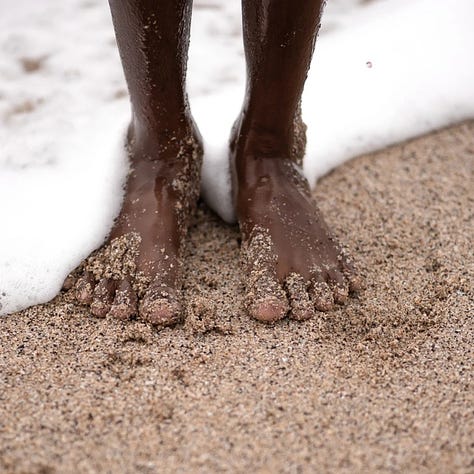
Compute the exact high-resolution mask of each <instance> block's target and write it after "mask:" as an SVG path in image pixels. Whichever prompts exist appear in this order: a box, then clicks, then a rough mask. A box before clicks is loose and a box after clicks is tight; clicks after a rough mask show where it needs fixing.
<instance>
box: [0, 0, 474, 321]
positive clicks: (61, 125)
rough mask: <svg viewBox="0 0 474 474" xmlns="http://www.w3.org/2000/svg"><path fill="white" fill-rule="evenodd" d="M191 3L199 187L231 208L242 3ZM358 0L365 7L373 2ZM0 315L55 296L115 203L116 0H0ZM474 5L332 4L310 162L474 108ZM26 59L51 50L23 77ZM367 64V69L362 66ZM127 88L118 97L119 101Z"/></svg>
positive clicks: (312, 87) (394, 0) (311, 119)
mask: <svg viewBox="0 0 474 474" xmlns="http://www.w3.org/2000/svg"><path fill="white" fill-rule="evenodd" d="M212 3H213V4H216V5H220V6H221V8H220V9H215V8H212V9H211V8H204V7H205V6H206V5H209V1H208V0H206V2H204V1H201V0H196V1H195V6H196V7H197V8H195V11H194V17H193V29H192V41H191V51H190V62H189V73H188V77H189V91H190V97H191V100H192V109H193V113H194V115H195V118H196V120H197V122H198V125H199V127H200V129H201V132H202V135H203V136H204V139H205V146H206V154H205V162H204V167H203V185H202V191H203V196H204V197H205V199H206V200H207V202H208V203H209V205H210V206H211V207H213V208H214V209H215V210H216V212H218V213H219V214H220V215H221V216H222V217H223V218H224V219H226V220H228V221H231V220H232V219H233V212H232V206H231V202H230V193H229V177H228V167H227V141H228V137H229V133H230V128H231V125H232V123H233V121H234V119H235V118H236V116H237V114H238V112H239V110H240V106H241V101H242V98H243V84H244V60H243V48H242V41H241V34H240V31H241V26H240V2H239V1H237V0H236V1H235V2H230V1H228V0H213V2H212ZM364 5H366V4H365V3H364ZM0 9H1V11H2V17H1V18H0V121H1V122H2V123H1V128H0V219H1V221H0V222H1V230H0V305H1V307H0V314H7V313H10V312H12V311H16V310H19V309H22V308H25V307H27V306H29V305H32V304H38V303H42V302H46V301H48V300H49V299H51V298H52V297H54V296H55V294H57V292H58V291H59V289H60V286H61V283H62V281H63V279H64V277H65V276H66V275H67V274H68V272H69V271H70V270H71V269H73V268H74V267H75V266H76V265H77V264H78V263H79V262H80V261H81V260H82V259H83V258H84V257H85V256H87V255H88V254H89V253H90V252H91V251H92V250H93V249H94V248H96V247H97V246H99V245H100V244H101V242H102V241H103V239H104V238H105V236H106V235H107V233H108V231H109V229H110V226H111V224H112V220H113V218H114V216H115V215H116V213H117V212H118V210H119V207H120V200H121V194H122V191H121V189H122V182H123V179H124V176H125V173H126V164H125V159H124V156H123V152H122V143H123V131H124V128H125V126H126V123H127V120H128V116H129V105H128V100H127V98H126V97H122V92H123V90H124V89H125V84H124V79H123V74H122V70H121V66H120V62H119V58H118V54H117V51H116V46H115V43H114V35H113V29H112V25H111V21H110V13H109V11H108V7H107V3H106V2H103V1H102V0H94V1H92V0H90V1H88V2H84V1H83V0H69V1H68V2H63V1H61V0H42V1H41V2H30V1H29V0H16V1H15V2H14V3H13V4H12V3H11V2H8V1H7V0H0ZM472 18H474V3H473V2H472V1H471V0H458V1H457V2H456V3H455V7H454V6H453V3H450V2H445V1H443V0H412V1H409V0H378V1H377V2H371V3H369V4H367V5H366V6H359V2H358V1H357V0H337V1H336V0H332V1H331V2H329V5H328V9H327V11H326V13H325V17H324V21H323V32H322V34H321V37H320V39H319V41H318V44H317V47H316V55H315V59H314V62H313V66H312V70H311V73H310V76H309V78H308V82H307V86H306V89H305V94H304V102H303V114H304V118H305V121H306V122H307V124H308V148H307V158H306V161H305V171H306V173H307V175H308V177H309V178H310V180H311V181H312V182H314V181H315V179H316V178H317V177H318V176H321V175H322V174H323V173H325V172H327V171H328V170H329V169H331V168H333V167H334V166H336V165H337V164H339V163H341V162H342V161H344V160H346V159H348V158H351V157H353V156H355V155H357V154H360V153H362V152H366V151H371V150H375V149H377V148H381V147H383V146H386V145H387V144H390V143H394V142H397V141H400V140H403V139H406V138H409V137H411V136H414V135H417V134H420V133H423V132H427V131H429V130H432V129H434V128H437V127H440V126H443V125H447V124H449V123H453V122H456V121H459V120H463V119H466V118H472V117H474V88H473V87H472V84H474V63H473V61H472V59H471V54H470V53H471V52H470V50H471V49H472V45H473V44H474V29H473V28H472V27H471V24H472ZM22 58H44V62H43V65H42V67H41V69H39V70H38V71H36V72H31V73H29V74H26V73H25V72H24V70H23V68H22V65H21V61H20V60H21V59H22ZM368 62H370V63H371V65H372V67H370V68H369V67H368V66H367V63H368ZM117 97H118V98H117Z"/></svg>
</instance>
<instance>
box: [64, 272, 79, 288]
mask: <svg viewBox="0 0 474 474" xmlns="http://www.w3.org/2000/svg"><path fill="white" fill-rule="evenodd" d="M76 283H77V274H76V272H72V273H70V274H69V275H68V276H67V277H66V278H65V280H64V282H63V286H62V288H61V289H62V290H63V291H69V290H72V289H73V288H74V287H75V286H76Z"/></svg>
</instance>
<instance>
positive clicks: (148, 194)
mask: <svg viewBox="0 0 474 474" xmlns="http://www.w3.org/2000/svg"><path fill="white" fill-rule="evenodd" d="M128 146H129V151H130V158H131V168H130V173H129V175H128V180H127V185H126V192H125V197H124V201H123V205H122V209H121V211H120V214H119V216H118V218H117V220H116V222H115V224H114V226H113V228H112V231H111V232H110V235H109V237H108V239H107V241H106V243H105V244H104V245H103V246H102V247H101V248H100V249H98V250H96V251H95V252H94V253H93V254H92V255H91V256H90V257H89V258H87V259H86V260H85V261H84V262H83V263H82V264H81V266H80V267H79V268H78V269H76V271H75V272H73V274H72V276H70V277H68V279H67V280H66V282H65V286H66V288H71V291H73V292H74V294H75V297H76V300H77V302H78V303H80V304H82V305H87V306H89V308H90V313H91V314H92V315H94V316H97V317H106V316H108V317H114V318H117V319H122V320H124V319H129V318H131V317H133V316H137V315H138V316H139V317H140V318H141V319H143V320H146V321H149V322H150V323H152V324H159V325H170V324H174V323H176V322H178V321H179V320H180V318H181V315H182V308H181V302H180V300H181V298H180V288H181V267H182V263H181V255H182V251H183V245H184V237H185V235H186V232H187V226H188V220H189V214H190V212H191V211H192V209H193V208H194V205H195V203H196V201H197V197H198V193H199V173H200V166H201V157H202V147H201V144H200V138H199V135H198V133H197V132H193V133H189V134H188V135H187V136H184V137H183V138H182V139H180V140H179V139H174V140H173V141H172V142H171V143H168V144H166V146H164V145H163V142H162V141H159V142H158V141H157V140H156V138H154V137H148V138H147V139H146V140H140V141H138V140H135V139H133V138H132V134H131V133H129V142H128Z"/></svg>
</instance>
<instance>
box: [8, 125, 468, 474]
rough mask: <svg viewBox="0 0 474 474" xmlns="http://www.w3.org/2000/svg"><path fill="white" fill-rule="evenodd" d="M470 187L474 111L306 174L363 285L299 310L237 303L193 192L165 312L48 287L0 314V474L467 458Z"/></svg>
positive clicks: (463, 465) (433, 462) (317, 466)
mask: <svg viewBox="0 0 474 474" xmlns="http://www.w3.org/2000/svg"><path fill="white" fill-rule="evenodd" d="M473 183H474V122H471V123H467V124H461V125H458V126H456V127H453V128H450V129H447V130H443V131H441V132H439V133H435V134H432V135H430V136H427V137H423V138H420V139H417V140H415V141H412V142H409V143H405V144H402V145H399V146H396V147H394V148H391V149H389V150H385V151H382V152H379V153H376V154H373V155H370V156H364V157H361V158H357V159H355V160H353V161H351V162H349V163H347V164H345V165H344V166H341V167H340V168H339V169H337V170H336V171H334V172H332V173H331V174H329V175H328V176H326V177H325V178H324V179H322V180H321V183H320V184H319V186H318V189H317V191H316V193H315V194H316V196H317V199H318V200H319V202H320V205H321V208H322V209H323V211H324V212H325V214H326V216H327V220H328V221H329V223H330V224H331V225H332V227H333V228H334V229H335V230H336V232H337V234H338V236H339V237H340V238H341V240H343V241H345V242H346V243H347V244H348V245H349V246H350V247H351V248H352V250H353V252H354V254H355V255H356V256H357V258H358V261H359V265H360V267H361V268H362V269H363V275H364V277H365V278H366V281H367V289H366V290H365V292H364V293H363V294H362V295H361V296H360V298H359V299H356V300H352V301H351V302H350V303H349V304H347V305H346V306H344V307H341V308H338V309H337V311H334V312H332V313H326V314H323V313H321V314H319V315H318V317H317V318H316V319H315V320H312V321H307V322H303V323H298V322H295V321H283V322H280V323H277V324H275V325H273V326H266V325H263V324H261V323H257V322H255V321H252V320H250V319H249V318H248V317H247V316H246V315H245V314H244V313H243V311H242V307H243V302H242V298H241V292H242V288H241V285H240V283H239V281H240V275H239V265H238V262H239V254H238V248H239V240H238V237H239V236H238V233H237V230H236V228H235V227H229V226H226V225H225V224H223V223H221V222H220V221H219V220H218V219H217V218H216V217H215V216H213V215H212V214H211V213H210V212H209V211H208V210H206V208H205V207H204V206H201V207H200V209H199V211H198V215H197V217H196V220H195V224H194V226H193V228H192V230H191V236H190V245H189V249H188V253H189V256H188V259H187V279H186V283H185V288H186V297H187V299H188V301H191V300H193V301H194V302H193V304H192V305H188V306H189V310H188V314H187V319H186V322H185V324H184V325H182V326H179V327H176V328H174V329H164V330H161V331H160V330H156V329H152V328H150V327H149V326H147V325H146V324H143V323H141V322H138V321H134V322H130V323H121V322H118V321H114V320H98V319H92V318H90V317H89V316H88V314H87V312H85V311H84V310H82V309H81V308H79V307H77V306H74V305H73V304H72V303H71V302H70V298H69V297H68V296H67V295H61V296H59V297H58V298H57V299H56V300H54V301H53V302H51V303H50V304H47V305H43V306H38V307H34V308H31V309H29V310H26V311H23V312H21V313H18V314H14V315H12V316H9V317H6V318H3V319H0V341H1V349H0V471H1V472H5V473H9V472H28V473H43V474H46V473H69V472H71V473H82V472H111V473H112V472H113V473H118V472H144V473H154V472H164V473H165V472H262V473H263V472H265V473H267V472H268V473H270V472H271V473H273V472H347V473H354V472H364V473H365V472H374V471H379V472H430V473H432V472H439V473H448V472H466V473H467V472H471V473H472V472H474V447H473V443H474V414H473V409H474V404H473V393H474V391H473V384H472V376H473V342H474V334H473V326H474V324H473V313H474V303H473V300H474V292H473V279H474V256H473V236H474V220H473V212H474V184H473ZM208 297H210V298H211V299H212V301H213V302H214V304H215V313H214V315H213V316H210V315H209V311H208V308H207V303H206V298H208Z"/></svg>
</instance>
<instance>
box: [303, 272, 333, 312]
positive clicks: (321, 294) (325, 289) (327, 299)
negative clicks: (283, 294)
mask: <svg viewBox="0 0 474 474" xmlns="http://www.w3.org/2000/svg"><path fill="white" fill-rule="evenodd" d="M309 294H310V297H311V301H312V302H313V304H314V307H315V309H317V310H318V311H331V309H333V308H334V295H333V292H332V291H331V289H330V288H329V285H328V284H327V283H326V281H325V280H324V278H323V277H322V275H318V276H315V277H313V279H312V280H311V285H310V287H309Z"/></svg>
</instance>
